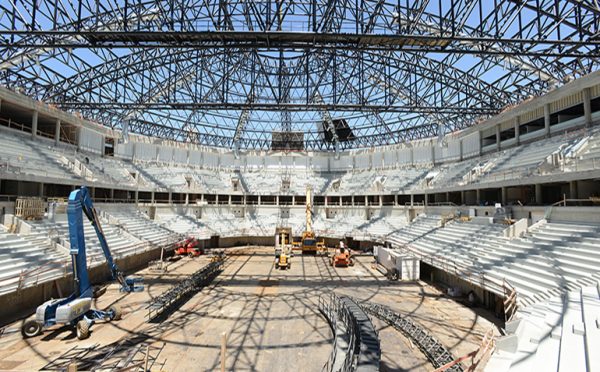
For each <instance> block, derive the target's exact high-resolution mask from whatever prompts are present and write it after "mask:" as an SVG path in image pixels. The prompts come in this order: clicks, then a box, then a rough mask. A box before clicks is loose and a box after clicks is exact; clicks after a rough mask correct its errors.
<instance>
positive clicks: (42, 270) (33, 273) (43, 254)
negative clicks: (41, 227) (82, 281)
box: [0, 225, 70, 294]
mask: <svg viewBox="0 0 600 372" xmlns="http://www.w3.org/2000/svg"><path fill="white" fill-rule="evenodd" d="M68 261H69V255H68V254H67V252H65V251H62V250H60V249H57V248H55V247H53V246H52V245H51V244H50V241H49V240H48V235H47V234H41V235H40V234H32V235H30V236H27V239H26V238H25V237H24V236H20V235H17V234H10V233H8V232H7V231H6V229H5V227H4V226H2V225H0V294H2V293H8V292H12V291H14V290H16V289H17V287H18V286H19V285H20V286H21V287H26V286H31V285H36V284H37V283H43V282H46V281H49V280H53V279H57V278H60V277H62V276H63V275H64V274H65V270H66V269H67V267H66V263H67V262H68ZM68 269H69V270H70V268H68ZM20 274H23V276H22V278H20Z"/></svg>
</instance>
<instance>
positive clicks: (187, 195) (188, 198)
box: [185, 192, 190, 205]
mask: <svg viewBox="0 0 600 372" xmlns="http://www.w3.org/2000/svg"><path fill="white" fill-rule="evenodd" d="M185 205H190V194H188V193H187V192H186V193H185Z"/></svg>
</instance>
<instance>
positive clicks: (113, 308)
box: [109, 305, 123, 320]
mask: <svg viewBox="0 0 600 372" xmlns="http://www.w3.org/2000/svg"><path fill="white" fill-rule="evenodd" d="M109 311H111V312H112V313H113V316H112V319H111V320H121V317H122V316H123V313H122V312H121V308H120V307H118V306H116V305H112V306H111V307H110V308H109Z"/></svg>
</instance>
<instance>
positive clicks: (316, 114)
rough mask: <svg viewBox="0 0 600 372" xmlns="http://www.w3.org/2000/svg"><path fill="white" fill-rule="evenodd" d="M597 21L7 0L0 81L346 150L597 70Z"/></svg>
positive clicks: (575, 3) (488, 5) (254, 141)
mask: <svg viewBox="0 0 600 372" xmlns="http://www.w3.org/2000/svg"><path fill="white" fill-rule="evenodd" d="M599 31H600V8H599V6H598V5H597V2H596V1H593V0H568V1H555V0H532V1H527V0H514V1H500V0H494V1H490V0H477V1H468V0H451V1H446V0H445V1H430V0H418V1H405V0H396V1H375V0H373V1H369V0H353V1H349V0H329V1H327V0H301V1H292V0H269V1H249V0H233V1H225V0H219V1H214V0H213V1H208V0H164V1H160V0H72V1H62V0H7V1H3V2H2V3H0V51H1V52H0V83H1V84H4V85H6V86H8V87H11V88H13V89H16V90H19V91H22V92H23V93H25V94H27V95H29V96H32V97H34V98H37V99H40V100H44V101H46V102H48V103H52V104H55V105H57V106H59V107H61V108H63V109H66V110H70V111H79V112H81V113H82V114H83V115H84V116H86V117H88V118H90V119H93V120H96V121H99V122H101V123H103V124H105V125H108V126H110V127H113V128H120V127H122V126H123V125H125V123H127V126H128V128H129V130H130V131H133V132H137V133H142V134H147V135H154V136H160V137H165V138H170V139H176V140H180V141H192V142H197V143H201V144H205V145H212V146H220V147H236V148H257V149H268V148H270V147H271V144H272V133H273V132H284V133H286V132H303V141H304V148H306V149H319V150H328V149H334V148H341V149H344V148H356V147H366V146H373V145H385V144H393V143H398V142H402V141H404V140H407V139H415V138H422V137H431V136H436V135H439V134H442V133H448V132H452V131H456V130H460V129H463V128H466V127H468V126H469V125H472V124H474V123H476V122H478V121H479V120H481V119H484V118H486V117H489V116H490V115H493V114H495V113H497V112H499V111H501V110H502V109H503V108H505V107H506V106H508V105H513V104H516V103H519V102H521V101H523V100H524V99H527V98H529V97H532V96H539V95H541V94H544V93H545V92H547V91H548V90H550V89H553V88H554V87H556V86H559V85H561V84H564V83H565V82H568V81H570V80H572V79H574V78H578V77H580V76H583V75H585V74H588V73H590V72H592V71H595V70H596V69H597V67H598V63H599V59H598V57H600V49H599V45H600V41H599V40H598V33H599ZM341 119H343V120H341ZM343 121H345V122H346V123H347V124H348V127H349V129H350V130H351V132H352V135H351V136H350V137H347V136H338V132H337V131H336V129H335V128H336V126H337V125H339V123H340V122H343ZM284 138H286V137H284Z"/></svg>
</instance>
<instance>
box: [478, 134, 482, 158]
mask: <svg viewBox="0 0 600 372" xmlns="http://www.w3.org/2000/svg"><path fill="white" fill-rule="evenodd" d="M478 133H479V156H481V155H482V154H483V135H482V134H481V132H478Z"/></svg>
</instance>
